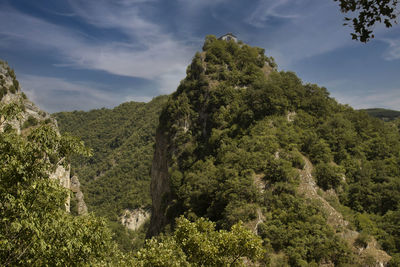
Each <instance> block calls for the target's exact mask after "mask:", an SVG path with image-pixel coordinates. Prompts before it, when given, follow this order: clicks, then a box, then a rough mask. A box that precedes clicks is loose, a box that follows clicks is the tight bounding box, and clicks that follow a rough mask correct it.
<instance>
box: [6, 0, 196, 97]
mask: <svg viewBox="0 0 400 267" xmlns="http://www.w3.org/2000/svg"><path fill="white" fill-rule="evenodd" d="M111 2H112V1H71V6H72V9H73V12H74V14H76V16H78V17H80V18H81V19H82V20H84V21H86V22H87V23H90V24H92V25H94V26H95V27H98V28H105V29H113V30H115V31H118V32H120V33H122V34H124V35H125V36H126V38H127V40H126V41H124V42H114V41H112V40H98V39H97V38H94V37H92V36H87V35H85V34H83V33H82V32H79V31H76V30H73V29H70V28H66V27H63V26H60V25H55V24H52V23H50V22H47V21H45V20H42V19H38V18H35V17H32V16H29V15H26V14H23V13H20V12H18V11H16V10H13V9H11V8H5V9H2V10H1V11H0V36H2V37H1V38H2V40H3V41H4V40H6V41H7V40H8V43H6V42H3V46H4V47H9V46H11V44H12V43H15V44H17V46H21V48H25V49H30V50H36V51H56V52H57V53H59V54H60V55H61V57H60V62H58V63H59V64H60V65H62V66H70V67H76V68H85V69H92V70H93V69H94V70H103V71H106V72H108V73H111V74H116V75H123V76H130V77H140V78H145V79H149V80H153V81H156V82H158V83H161V82H166V84H178V83H179V80H180V79H181V77H183V76H184V75H185V69H186V66H187V64H188V63H189V62H190V59H191V56H192V55H193V52H194V51H193V48H192V47H190V46H187V45H185V43H183V42H179V41H177V40H175V39H174V38H173V36H172V35H170V34H168V33H165V32H163V29H162V28H161V27H160V26H158V25H157V24H154V23H152V22H150V21H148V20H147V19H145V18H142V17H141V16H140V12H139V11H140V9H139V8H138V7H137V5H135V4H137V3H139V2H140V3H144V2H147V1H127V0H124V1H119V3H120V4H115V3H118V2H112V3H114V4H112V5H111V4H109V3H111ZM0 45H1V44H0ZM60 65H59V66H60ZM178 77H180V78H179V79H178ZM168 78H169V79H168ZM170 79H175V80H170ZM160 86H162V87H165V85H164V84H160ZM175 89H176V87H175V88H170V89H169V92H172V91H174V90H175Z"/></svg>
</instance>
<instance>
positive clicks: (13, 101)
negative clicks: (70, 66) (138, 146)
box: [0, 61, 126, 266]
mask: <svg viewBox="0 0 400 267" xmlns="http://www.w3.org/2000/svg"><path fill="white" fill-rule="evenodd" d="M0 91H1V100H0V214H1V216H0V265H1V266H87V265H90V266H100V265H101V266H104V265H107V266H110V265H111V264H112V262H117V261H120V260H121V258H120V257H119V255H121V253H120V251H118V250H117V249H116V244H115V243H113V242H112V239H111V232H110V230H109V229H108V228H107V227H106V225H105V222H104V220H103V219H101V218H97V217H95V216H93V215H92V214H88V215H85V216H73V215H72V214H71V213H70V212H68V209H69V199H70V198H69V196H70V192H71V190H70V189H72V191H76V192H79V182H78V180H77V178H76V177H75V179H73V181H72V182H73V183H72V184H71V183H70V182H71V180H70V176H69V174H70V172H69V164H68V163H69V158H70V156H71V154H73V153H79V154H82V155H88V154H89V151H88V150H87V149H85V147H84V145H83V143H82V142H81V141H79V140H77V139H75V138H73V137H71V136H63V135H60V133H59V131H58V129H57V124H56V121H55V120H54V119H52V118H50V115H49V114H47V113H46V112H44V111H41V110H40V109H39V108H38V107H36V106H35V105H34V104H33V103H32V102H30V101H29V100H28V99H27V98H26V96H25V95H24V94H23V93H22V92H21V88H20V87H19V85H18V82H17V80H16V77H15V75H14V72H13V71H12V70H11V69H10V67H9V66H8V65H7V64H6V63H4V62H2V61H0ZM71 187H73V188H71ZM114 265H118V264H114ZM125 265H126V264H125Z"/></svg>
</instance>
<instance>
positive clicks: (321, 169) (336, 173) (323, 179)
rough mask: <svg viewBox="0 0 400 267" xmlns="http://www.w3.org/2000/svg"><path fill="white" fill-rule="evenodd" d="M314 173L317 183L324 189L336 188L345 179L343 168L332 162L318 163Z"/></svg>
mask: <svg viewBox="0 0 400 267" xmlns="http://www.w3.org/2000/svg"><path fill="white" fill-rule="evenodd" d="M313 175H314V177H315V179H316V180H317V184H318V185H319V186H320V187H322V188H323V189H324V190H328V189H336V188H338V186H339V185H340V184H341V183H342V181H343V173H342V169H341V168H340V167H338V166H334V165H332V164H327V163H321V164H318V165H317V166H315V171H314V174H313Z"/></svg>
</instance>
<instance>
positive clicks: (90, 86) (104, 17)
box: [0, 0, 400, 112]
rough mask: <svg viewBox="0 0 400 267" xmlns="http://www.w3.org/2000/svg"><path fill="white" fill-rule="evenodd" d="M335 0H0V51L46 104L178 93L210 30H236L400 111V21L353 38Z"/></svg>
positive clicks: (320, 77) (345, 90)
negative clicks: (366, 37) (369, 36)
mask: <svg viewBox="0 0 400 267" xmlns="http://www.w3.org/2000/svg"><path fill="white" fill-rule="evenodd" d="M342 24H343V14H342V13H340V11H339V8H338V6H337V2H334V1H333V0H252V1H248V0H231V1H228V0H168V1H162V0H64V1H51V0H35V1H32V0H0V59H3V60H6V61H8V63H9V64H10V65H11V67H13V68H14V69H15V71H16V74H17V78H18V80H20V83H21V85H22V88H23V91H25V92H26V93H27V95H28V97H29V98H30V99H32V100H33V101H34V102H36V103H37V104H38V105H39V106H40V107H41V108H42V109H44V110H46V111H49V112H56V111H64V110H76V109H78V110H89V109H93V108H101V107H114V106H116V105H118V104H120V103H122V102H125V101H131V100H134V101H149V100H151V99H152V98H153V97H155V96H157V95H160V94H169V93H171V92H173V91H175V89H176V87H177V85H178V84H179V81H180V80H182V79H183V78H184V77H185V70H186V66H187V65H188V64H189V63H190V62H191V59H192V57H193V55H194V53H195V52H196V51H200V50H201V47H202V44H203V41H204V37H205V36H206V35H207V34H213V35H216V36H219V35H222V34H224V33H227V32H233V33H234V34H236V35H237V36H238V38H239V39H241V40H242V41H244V42H245V43H248V44H249V45H253V46H259V47H263V48H265V49H266V54H267V55H268V56H273V57H274V58H275V60H276V62H277V63H278V66H279V69H280V70H290V71H294V72H296V73H297V75H298V76H299V77H300V78H301V79H302V80H303V81H304V82H310V83H317V84H318V85H320V86H325V87H327V88H328V90H329V91H330V92H331V95H332V96H333V97H335V98H336V99H337V100H338V101H339V102H341V103H346V104H350V105H351V106H353V107H354V108H368V107H384V108H391V109H397V110H400V75H399V74H400V71H399V70H400V25H395V26H394V27H393V28H391V29H386V28H384V27H383V26H381V25H378V26H376V27H375V35H376V38H375V39H373V40H372V41H371V42H369V43H367V44H361V43H358V42H356V41H352V40H351V37H350V32H351V29H350V28H348V27H343V26H342Z"/></svg>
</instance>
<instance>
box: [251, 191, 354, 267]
mask: <svg viewBox="0 0 400 267" xmlns="http://www.w3.org/2000/svg"><path fill="white" fill-rule="evenodd" d="M278 190H279V189H278ZM265 201H266V206H267V207H268V211H269V212H268V213H267V214H268V218H267V219H266V222H264V223H262V224H260V225H259V226H258V232H259V234H260V235H261V237H262V238H263V239H264V243H266V244H267V245H268V246H270V247H271V249H272V251H274V252H279V251H284V252H285V253H286V254H287V255H288V263H289V264H290V266H302V265H303V263H312V262H314V263H321V262H324V261H327V260H328V261H332V262H334V263H335V265H340V264H344V263H350V262H352V260H353V259H352V253H351V251H350V249H349V248H348V247H347V245H346V243H345V242H344V241H343V240H341V239H340V238H339V237H338V236H336V235H335V234H334V232H333V230H332V229H331V228H330V227H329V226H327V224H326V219H325V218H324V217H323V216H322V213H321V211H320V210H319V208H318V205H317V204H313V203H309V204H306V203H305V200H304V199H301V198H299V197H298V196H295V195H293V194H290V193H289V194H288V193H285V192H282V193H279V194H278V192H276V193H275V195H272V196H267V197H266V198H265ZM272 251H271V252H272Z"/></svg>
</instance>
